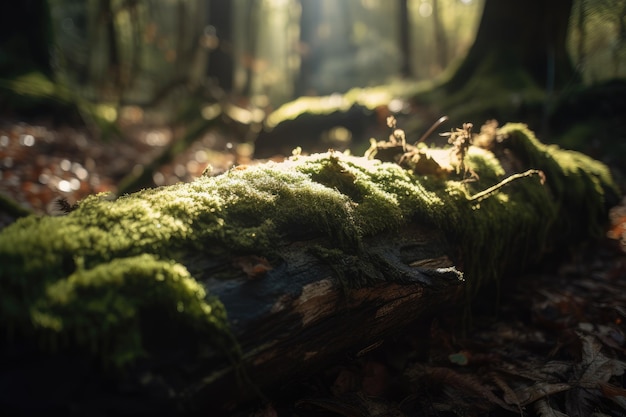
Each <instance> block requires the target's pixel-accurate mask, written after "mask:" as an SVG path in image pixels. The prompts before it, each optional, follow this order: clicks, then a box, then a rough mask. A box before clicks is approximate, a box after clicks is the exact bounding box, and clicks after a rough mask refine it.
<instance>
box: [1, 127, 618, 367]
mask: <svg viewBox="0 0 626 417" xmlns="http://www.w3.org/2000/svg"><path fill="white" fill-rule="evenodd" d="M491 139H492V140H490V141H488V144H487V145H486V146H487V147H488V148H491V149H492V151H493V152H492V151H490V150H486V149H482V148H477V147H471V148H469V150H468V152H467V156H466V160H465V163H466V164H467V165H468V166H469V167H470V168H471V169H472V170H473V172H475V173H476V174H478V176H479V180H478V181H475V182H471V183H466V182H463V181H461V180H460V179H461V178H460V177H458V176H455V175H454V174H451V175H450V176H449V177H438V176H434V175H423V174H420V173H416V172H413V171H410V170H407V169H404V168H403V167H401V166H400V165H398V164H396V163H391V162H385V163H384V162H381V161H379V160H370V159H367V158H363V157H352V156H347V155H344V154H341V153H337V152H329V153H324V154H316V155H312V156H294V157H293V158H291V159H290V160H287V161H285V162H283V163H266V164H263V165H259V166H249V167H248V166H242V167H236V168H233V169H232V170H230V171H228V172H227V173H225V174H222V175H220V176H217V177H209V176H203V177H201V178H198V179H197V180H195V181H193V182H191V183H186V184H178V185H174V186H169V187H161V188H157V189H150V190H144V191H140V192H137V193H134V194H131V195H126V196H123V197H120V198H119V199H116V200H113V201H112V200H111V199H109V198H107V196H102V195H100V196H93V197H89V198H87V199H85V200H84V201H82V202H80V204H79V205H78V207H77V209H76V210H74V211H72V212H71V213H69V214H68V215H66V216H63V217H46V216H44V217H37V216H29V217H26V218H22V219H19V220H18V221H16V222H15V223H14V224H12V225H11V226H9V227H7V228H6V229H4V230H3V231H2V232H1V233H0V294H1V295H0V299H1V301H2V302H1V303H0V325H1V326H2V328H3V329H5V330H7V329H8V330H10V331H11V332H18V333H20V334H23V335H26V336H27V337H31V338H35V339H38V340H42V341H44V342H46V344H47V345H48V346H55V345H58V344H59V343H70V344H72V345H78V346H82V347H84V348H86V349H93V350H94V351H95V352H96V353H97V354H99V355H100V356H101V357H103V358H104V359H105V361H107V362H110V363H117V364H123V363H127V362H128V361H131V360H133V359H136V358H138V357H140V356H142V355H144V354H149V353H150V352H149V351H148V350H147V349H146V345H145V343H144V342H143V340H144V338H145V337H146V332H147V330H146V328H147V323H149V322H150V318H149V317H152V316H154V315H155V314H156V316H157V317H160V318H162V319H163V320H164V323H163V326H169V327H170V328H179V329H189V332H191V333H195V334H198V335H202V336H200V337H197V338H194V340H195V341H196V342H197V344H198V348H200V349H206V348H209V349H221V350H222V351H224V352H226V353H229V354H231V356H232V355H233V354H235V355H236V352H237V347H236V344H235V343H234V341H233V339H232V337H231V335H230V332H229V324H228V321H227V317H226V315H227V312H225V311H224V308H223V306H222V304H221V303H220V301H219V300H218V299H216V298H214V297H211V295H210V294H208V295H207V294H205V291H206V290H205V288H203V285H202V284H201V283H200V282H198V280H196V279H195V278H194V277H198V276H200V275H202V276H203V277H205V278H206V271H204V273H203V271H202V268H203V266H202V265H208V264H211V260H212V259H222V260H223V259H232V258H233V257H235V256H246V255H255V256H264V257H267V258H268V259H276V258H275V256H276V254H277V253H278V252H279V248H280V247H281V246H284V245H287V244H288V243H289V242H290V241H291V240H293V239H301V238H302V237H303V236H323V237H324V238H325V241H326V242H330V243H329V247H326V248H322V250H323V251H324V250H325V251H334V252H332V253H335V254H336V253H340V252H341V253H345V254H346V255H349V256H351V257H353V258H354V257H356V258H358V257H359V256H360V255H361V242H362V240H363V239H364V238H365V237H370V236H376V235H377V234H379V233H385V232H393V231H394V230H399V229H400V228H403V227H404V226H405V225H407V224H409V223H418V224H424V225H429V226H432V227H434V228H438V229H440V230H443V231H444V232H445V234H446V236H447V237H448V239H449V241H450V242H451V243H452V245H453V246H454V247H456V248H457V249H458V253H456V254H452V256H453V257H455V258H456V261H457V263H458V265H459V266H460V268H461V269H462V270H463V271H464V272H465V277H466V279H467V281H468V282H469V284H470V285H471V286H472V287H473V288H477V287H478V286H479V285H480V284H481V283H482V282H485V281H486V280H493V279H498V278H499V277H500V275H501V273H502V272H503V271H504V270H506V269H509V268H518V267H523V266H524V265H525V263H526V262H528V261H532V260H534V259H537V258H538V257H540V256H541V254H542V253H543V251H544V249H545V247H546V245H550V244H555V243H559V242H564V241H568V240H569V237H570V236H574V235H575V236H577V237H581V236H588V235H589V233H590V232H597V231H598V229H599V226H600V222H601V220H602V219H603V216H604V213H605V205H606V202H607V199H608V198H610V196H611V195H613V194H614V193H615V189H614V186H613V184H612V182H611V178H610V175H609V173H608V170H607V168H606V167H605V166H604V165H602V164H600V163H598V162H596V161H594V160H592V159H590V158H588V157H586V156H584V155H582V154H578V153H575V152H570V151H564V150H561V149H559V148H557V147H549V146H545V145H543V144H541V143H540V142H539V141H538V140H537V139H536V138H535V137H534V136H533V134H532V133H531V132H530V131H528V130H527V129H526V128H525V126H523V125H507V126H505V127H503V128H502V129H500V130H498V131H497V134H494V135H492V136H491ZM498 155H514V158H513V159H511V158H509V160H508V161H506V158H505V157H503V158H501V159H500V160H499V159H498V158H496V156H498ZM503 161H504V162H506V164H505V163H504V162H503ZM527 168H534V169H538V170H542V171H543V172H544V173H545V177H546V179H547V183H546V184H547V185H543V184H542V182H541V181H540V178H539V177H538V176H528V177H523V178H521V179H519V180H516V181H513V182H511V183H510V184H508V185H506V186H504V187H502V188H500V189H498V190H497V191H495V192H493V193H490V194H489V196H487V197H485V198H482V199H472V196H475V195H476V194H477V193H479V192H481V191H482V190H485V189H486V188H488V187H490V186H493V185H494V184H496V183H498V182H499V181H501V180H502V179H504V178H505V177H506V176H508V175H510V174H512V173H514V172H522V171H523V170H525V169H527ZM564 238H565V239H564ZM280 262H281V261H280V259H277V260H276V263H280ZM273 266H276V265H273ZM227 269H228V268H227ZM236 269H237V268H236V267H233V268H232V270H222V271H220V273H219V274H218V275H219V276H218V275H215V276H214V277H209V278H208V279H209V280H210V279H220V280H223V279H228V277H229V276H233V274H234V272H233V271H234V270H236ZM229 271H230V272H229ZM382 272H383V273H382V274H378V275H376V277H377V278H376V279H380V277H381V276H382V277H384V276H385V274H384V271H382ZM344 275H345V276H343V277H342V278H343V279H344V280H346V281H345V284H346V285H347V286H348V287H359V286H364V285H369V284H371V282H370V279H371V276H368V275H367V274H366V275H365V276H363V275H361V276H359V277H354V276H351V275H350V274H349V273H348V274H344ZM208 290H209V292H210V288H209V289H208ZM159 337H163V338H164V340H165V339H167V335H166V334H163V335H161V336H159ZM182 340H183V339H181V342H180V343H183V342H182ZM168 343H174V344H176V341H171V340H169V341H168Z"/></svg>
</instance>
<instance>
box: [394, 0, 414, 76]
mask: <svg viewBox="0 0 626 417" xmlns="http://www.w3.org/2000/svg"><path fill="white" fill-rule="evenodd" d="M410 26H411V19H410V14H409V4H408V0H399V1H398V27H399V32H400V54H401V57H400V59H401V60H402V61H401V64H400V76H401V77H403V78H411V77H412V76H413V71H412V70H411V55H412V54H411V31H410Z"/></svg>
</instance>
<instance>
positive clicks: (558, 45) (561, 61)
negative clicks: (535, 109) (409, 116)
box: [446, 0, 577, 91]
mask: <svg viewBox="0 0 626 417" xmlns="http://www.w3.org/2000/svg"><path fill="white" fill-rule="evenodd" d="M572 3H573V0H547V1H544V0H530V1H524V2H519V1H515V0H486V2H485V8H484V11H483V16H482V20H481V22H480V26H479V28H478V33H477V35H476V40H475V41H474V44H473V46H472V47H471V49H470V51H469V53H468V55H467V57H466V58H465V60H464V61H463V63H462V64H461V66H460V67H459V69H458V70H457V72H456V73H455V75H454V76H453V77H452V78H451V79H450V80H449V82H448V83H447V85H446V88H447V90H448V91H456V90H459V89H460V88H462V87H463V86H464V85H465V84H466V83H467V82H468V80H470V79H471V78H472V77H475V76H480V77H489V74H495V73H498V72H499V71H507V69H508V68H513V67H514V68H522V69H524V70H525V71H527V72H528V74H529V75H530V76H531V77H532V79H533V80H534V82H535V83H536V84H537V85H538V86H539V87H541V88H544V89H546V90H550V89H551V88H555V89H559V88H562V87H563V86H565V85H566V84H568V83H569V82H571V81H572V80H573V79H574V80H576V79H577V77H576V73H575V71H574V68H573V66H572V63H571V61H570V58H569V55H568V53H567V49H566V36H567V28H568V23H569V17H570V13H571V9H572ZM479 69H481V72H480V74H478V70H479Z"/></svg>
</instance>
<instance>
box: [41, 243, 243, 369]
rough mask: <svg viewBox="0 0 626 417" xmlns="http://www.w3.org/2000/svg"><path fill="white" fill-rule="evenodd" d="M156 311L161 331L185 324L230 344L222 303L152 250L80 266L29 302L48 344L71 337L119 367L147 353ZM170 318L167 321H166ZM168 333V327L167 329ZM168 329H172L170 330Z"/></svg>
mask: <svg viewBox="0 0 626 417" xmlns="http://www.w3.org/2000/svg"><path fill="white" fill-rule="evenodd" d="M155 309H158V311H159V312H160V313H161V314H160V315H159V319H160V320H159V323H158V326H159V327H160V328H161V331H164V332H165V331H166V329H169V330H170V331H171V330H172V328H174V326H176V327H180V326H184V327H186V328H187V330H188V331H189V333H190V334H194V335H195V336H198V337H207V338H210V339H211V340H213V341H214V343H215V344H216V345H217V346H220V347H222V348H226V347H229V348H232V344H233V341H232V339H230V335H229V333H228V331H227V328H228V324H227V322H226V312H225V311H224V308H223V305H222V304H221V303H220V302H219V301H217V300H215V299H213V298H207V297H206V293H205V290H204V288H203V287H202V286H201V285H200V284H199V283H198V282H197V281H196V280H194V279H193V278H192V277H191V275H190V274H189V272H188V271H187V269H186V268H185V267H184V266H183V265H181V264H178V263H175V262H173V261H162V260H159V259H157V258H156V257H155V256H153V255H148V254H144V255H138V256H134V257H130V258H119V259H114V260H112V261H111V262H108V263H103V264H100V265H98V266H96V267H94V268H93V269H84V268H82V267H81V266H79V267H78V268H77V270H76V271H75V272H74V273H72V274H70V275H69V276H67V277H66V278H63V279H60V280H58V281H55V282H54V283H50V284H48V285H46V287H45V291H44V293H43V294H42V296H41V297H40V298H38V299H37V301H36V302H34V303H33V305H31V307H30V317H31V320H32V324H33V327H34V328H35V330H38V331H41V332H42V333H43V335H44V337H45V336H47V339H48V343H50V344H52V345H54V344H55V343H59V342H58V341H59V338H58V337H57V335H59V334H61V335H63V337H62V338H60V339H61V340H63V339H67V338H70V339H74V340H75V341H77V342H78V343H79V344H80V345H83V346H88V347H89V348H90V349H91V351H92V352H94V353H98V354H100V355H101V356H102V357H103V359H105V361H109V360H112V361H113V362H114V364H115V365H117V366H122V365H125V364H126V363H127V362H129V361H132V360H134V359H137V358H138V357H140V356H143V355H145V354H146V352H145V351H144V343H143V341H142V334H144V333H145V332H146V330H145V327H147V326H146V323H142V321H148V322H150V321H152V320H154V317H150V312H153V311H155ZM168 323H170V324H169V325H168ZM168 333H169V332H168ZM169 334H171V333H169Z"/></svg>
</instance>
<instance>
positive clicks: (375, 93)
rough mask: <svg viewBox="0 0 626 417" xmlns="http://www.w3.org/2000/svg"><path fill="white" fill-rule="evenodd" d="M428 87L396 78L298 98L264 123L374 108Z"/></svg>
mask: <svg viewBox="0 0 626 417" xmlns="http://www.w3.org/2000/svg"><path fill="white" fill-rule="evenodd" d="M431 86H432V83H431V82H421V83H416V82H408V83H407V82H406V81H396V82H393V83H390V84H388V85H382V86H378V87H369V88H353V89H351V90H350V91H348V92H347V93H345V94H333V95H330V96H321V97H308V96H306V97H299V98H298V99H296V100H294V101H290V102H289V103H286V104H283V105H282V106H280V107H279V108H278V109H276V111H274V112H272V113H271V114H270V115H269V117H268V118H267V126H268V127H269V128H274V127H276V126H277V125H279V124H280V123H283V122H285V121H287V120H293V119H296V118H298V117H299V116H301V115H303V114H320V115H327V114H332V113H335V112H346V111H348V110H349V109H350V108H352V107H353V106H360V107H363V108H364V109H367V110H374V109H376V108H377V107H380V106H387V105H388V104H389V103H390V102H391V101H392V100H393V99H398V98H405V99H407V98H409V97H411V96H413V95H415V94H417V93H418V92H423V91H427V90H428V87H431Z"/></svg>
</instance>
